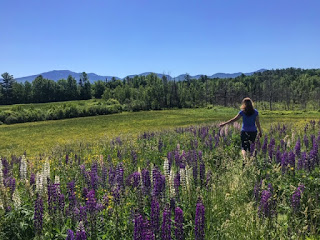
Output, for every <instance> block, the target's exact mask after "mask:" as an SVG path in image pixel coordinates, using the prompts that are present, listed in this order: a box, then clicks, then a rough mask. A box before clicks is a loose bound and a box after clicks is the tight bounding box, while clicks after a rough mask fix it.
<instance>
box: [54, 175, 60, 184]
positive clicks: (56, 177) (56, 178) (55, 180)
mask: <svg viewBox="0 0 320 240" xmlns="http://www.w3.org/2000/svg"><path fill="white" fill-rule="evenodd" d="M54 184H60V177H59V176H58V175H55V176H54Z"/></svg>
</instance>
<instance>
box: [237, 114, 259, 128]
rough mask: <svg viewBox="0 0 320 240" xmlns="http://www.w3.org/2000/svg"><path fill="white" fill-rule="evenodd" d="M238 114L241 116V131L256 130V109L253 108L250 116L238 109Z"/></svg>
mask: <svg viewBox="0 0 320 240" xmlns="http://www.w3.org/2000/svg"><path fill="white" fill-rule="evenodd" d="M239 115H240V116H241V117H242V128H241V131H245V132H256V131H257V127H256V118H257V116H258V115H259V113H258V111H257V109H255V110H254V113H253V114H252V115H251V116H247V115H246V114H245V113H244V111H242V110H241V111H240V112H239Z"/></svg>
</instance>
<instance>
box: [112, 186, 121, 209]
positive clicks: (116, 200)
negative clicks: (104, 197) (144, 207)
mask: <svg viewBox="0 0 320 240" xmlns="http://www.w3.org/2000/svg"><path fill="white" fill-rule="evenodd" d="M112 196H113V200H114V203H116V204H118V205H119V204H120V200H121V189H120V186H118V185H117V186H114V187H113V188H112Z"/></svg>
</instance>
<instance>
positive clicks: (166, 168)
mask: <svg viewBox="0 0 320 240" xmlns="http://www.w3.org/2000/svg"><path fill="white" fill-rule="evenodd" d="M163 172H164V176H165V177H166V179H168V177H169V174H170V170H169V161H168V158H165V159H164V161H163Z"/></svg>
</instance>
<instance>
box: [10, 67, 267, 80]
mask: <svg viewBox="0 0 320 240" xmlns="http://www.w3.org/2000/svg"><path fill="white" fill-rule="evenodd" d="M264 71H266V69H260V70H258V71H255V72H250V73H243V74H244V75H248V76H250V75H252V74H254V73H256V72H264ZM149 74H151V72H145V73H140V74H133V75H129V76H127V77H130V78H133V77H134V76H147V75H149ZM155 74H156V75H157V76H158V77H159V78H162V77H163V76H164V74H161V73H155ZM241 74H242V73H241V72H238V73H216V74H213V75H211V76H208V77H209V78H235V77H238V76H240V75H241ZM39 75H42V77H43V78H46V79H50V80H54V81H58V80H60V79H67V78H68V76H69V75H71V76H72V77H74V78H75V79H76V80H77V81H79V79H80V76H81V73H76V72H72V71H69V70H53V71H49V72H44V73H40V74H37V75H32V76H27V77H21V78H16V81H17V82H25V81H29V82H32V81H33V80H34V79H35V78H36V77H37V76H39ZM165 76H166V77H167V79H168V80H175V81H183V80H185V77H186V74H181V75H179V76H177V77H174V78H173V77H171V76H170V75H165ZM201 76H202V75H201V74H199V75H195V76H190V77H191V79H199V78H200V77H201ZM88 77H89V80H90V82H95V81H98V80H103V81H105V80H106V79H108V81H109V80H111V79H112V77H113V76H100V75H97V74H95V73H88ZM115 78H116V79H121V78H119V77H115Z"/></svg>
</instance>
